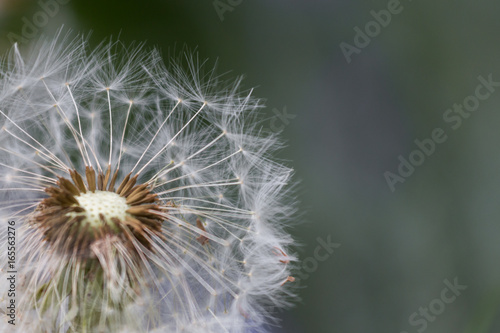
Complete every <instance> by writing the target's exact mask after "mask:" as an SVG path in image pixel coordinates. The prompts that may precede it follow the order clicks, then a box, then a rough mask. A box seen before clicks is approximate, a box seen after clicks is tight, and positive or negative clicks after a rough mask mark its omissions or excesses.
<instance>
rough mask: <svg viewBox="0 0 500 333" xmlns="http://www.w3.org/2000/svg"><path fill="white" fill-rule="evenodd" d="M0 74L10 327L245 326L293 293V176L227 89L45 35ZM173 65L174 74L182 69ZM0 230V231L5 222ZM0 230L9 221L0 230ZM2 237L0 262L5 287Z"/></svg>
mask: <svg viewBox="0 0 500 333" xmlns="http://www.w3.org/2000/svg"><path fill="white" fill-rule="evenodd" d="M21 54H24V53H22V52H20V51H19V49H18V48H17V47H14V48H13V50H12V51H11V53H10V54H9V56H8V57H7V59H6V60H5V61H4V62H3V65H2V69H1V71H0V79H1V81H0V184H1V185H0V217H2V225H6V222H7V220H14V221H15V222H16V226H17V230H16V237H17V239H16V242H17V243H16V251H17V252H16V269H17V280H16V297H15V299H16V302H17V303H16V304H17V305H16V306H17V313H16V320H17V321H16V326H11V325H10V324H8V320H9V319H10V317H9V316H8V313H7V312H6V310H5V309H6V305H7V302H9V301H10V300H9V296H8V295H7V292H6V290H5V289H6V288H4V287H2V288H0V292H1V294H0V303H1V306H2V307H1V309H0V314H1V316H2V317H3V318H2V319H3V320H2V322H1V324H0V325H2V326H0V327H2V328H4V330H7V329H11V330H13V329H14V328H17V329H18V330H19V332H79V333H82V332H92V333H94V332H248V331H250V330H252V331H263V330H264V329H263V328H262V327H263V324H266V323H272V322H273V312H272V311H271V310H272V309H274V308H281V307H284V306H288V305H289V303H290V300H291V299H292V298H293V292H292V289H291V287H292V286H293V281H294V279H293V277H292V276H291V275H292V274H291V273H290V269H291V265H292V264H293V262H294V261H295V258H294V257H293V255H291V254H290V252H289V248H290V246H291V245H293V240H292V239H291V238H290V236H289V235H288V234H287V233H286V231H285V226H286V224H287V223H288V222H289V220H290V218H291V215H292V214H294V207H293V204H292V203H293V198H292V197H291V192H290V191H291V190H290V186H289V183H290V177H291V173H292V172H291V170H290V169H289V168H287V167H285V166H283V165H281V164H280V163H278V162H276V161H275V160H273V159H272V154H273V153H274V152H275V150H276V149H278V148H280V143H279V140H278V139H277V138H276V134H274V133H264V132H262V130H260V127H261V126H259V123H258V122H257V121H256V114H257V111H258V109H259V108H260V106H261V104H260V102H259V100H257V99H255V98H253V97H251V91H247V92H243V91H241V89H240V80H239V79H238V80H236V81H234V82H230V83H227V82H222V80H221V79H220V77H217V76H216V75H215V74H214V71H213V70H209V71H207V72H206V73H204V72H203V68H204V67H205V66H206V65H205V64H204V63H200V62H199V61H198V60H197V58H196V57H195V56H186V57H185V58H184V61H181V62H173V63H170V64H169V65H164V64H163V62H162V61H161V59H160V56H159V54H158V52H157V51H154V50H153V51H150V52H146V51H143V48H142V47H141V46H135V47H124V46H123V45H121V44H120V43H118V42H105V43H102V44H101V45H100V46H99V47H97V48H96V49H95V50H94V51H89V49H88V41H87V39H86V38H84V37H78V38H76V39H71V37H68V36H62V35H61V33H59V34H58V35H57V36H56V37H55V38H54V39H52V40H45V41H41V42H39V43H38V44H37V45H36V46H35V47H34V48H33V50H32V51H31V52H30V53H28V55H26V56H24V55H21ZM186 67H187V70H185V69H183V68H186ZM3 221H5V222H3ZM5 229H7V228H5ZM6 238H7V237H6V236H5V235H4V231H2V236H1V238H0V244H1V245H2V250H1V254H0V256H1V257H0V260H1V263H0V267H2V270H1V271H2V276H1V278H2V282H1V284H2V285H4V284H5V281H6V280H5V279H6V274H7V271H8V270H9V269H8V267H7V265H6V263H7V258H6V255H5V253H6V247H7V245H6Z"/></svg>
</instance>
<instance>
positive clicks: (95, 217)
mask: <svg viewBox="0 0 500 333" xmlns="http://www.w3.org/2000/svg"><path fill="white" fill-rule="evenodd" d="M75 199H76V200H77V201H78V203H79V205H80V207H82V208H83V209H85V212H84V213H82V214H84V215H85V216H86V219H85V221H86V222H87V223H89V224H90V225H91V226H92V227H98V226H100V225H102V220H101V215H102V216H103V217H104V219H105V221H106V223H108V224H112V221H111V219H112V218H117V219H119V220H122V221H123V220H125V217H126V215H127V213H126V211H127V209H129V208H130V207H129V205H127V202H126V199H125V198H124V197H121V196H120V195H118V194H116V193H114V192H109V191H97V190H96V191H95V192H87V193H81V194H80V195H78V196H75Z"/></svg>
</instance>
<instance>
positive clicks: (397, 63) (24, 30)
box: [0, 0, 500, 333]
mask: <svg viewBox="0 0 500 333" xmlns="http://www.w3.org/2000/svg"><path fill="white" fill-rule="evenodd" d="M398 3H399V5H397V4H398ZM387 8H392V9H393V10H394V11H398V13H397V14H392V15H391V20H390V22H388V23H387V24H384V25H385V26H381V25H380V24H378V26H379V28H380V29H379V30H380V31H377V28H376V26H377V24H373V23H370V22H372V21H374V16H373V13H371V11H375V12H376V13H380V11H381V10H387ZM499 11H500V3H499V2H497V1H482V0H476V1H465V0H453V1H451V0H441V1H432V0H419V1H411V0H401V1H400V2H399V1H397V0H382V1H380V0H372V1H361V0H331V1H326V0H323V1H320V0H307V1H306V0H302V1H299V0H287V1H285V0H273V1H266V0H252V1H250V0H216V1H213V0H205V1H193V0H191V1H181V0H176V1H172V0H142V1H137V0H105V1H103V0H40V1H38V0H37V1H34V0H0V51H1V53H2V54H3V53H5V52H6V51H7V50H8V49H9V48H10V46H11V44H12V42H13V41H14V40H18V41H20V42H21V43H23V44H24V43H29V42H31V41H34V40H36V39H37V38H38V37H39V36H40V35H42V34H49V35H50V34H52V33H54V32H55V31H56V30H57V29H58V28H59V27H60V26H61V25H64V26H65V27H66V28H68V29H72V30H74V31H76V32H83V33H88V32H90V31H92V38H91V42H92V43H95V44H97V43H99V42H100V41H101V40H102V39H105V38H108V37H109V36H110V35H112V36H114V37H119V38H120V40H122V41H124V42H125V43H129V42H133V41H145V42H146V47H149V48H151V47H159V48H161V49H162V50H163V54H164V55H167V54H168V53H169V51H172V50H178V49H179V48H182V47H184V46H187V47H189V48H191V49H194V48H197V50H198V52H199V54H200V58H208V59H210V60H211V61H215V60H218V64H219V65H218V71H219V72H220V73H225V72H229V71H230V72H231V73H230V74H229V76H236V75H240V74H244V75H245V76H246V79H245V81H244V86H245V87H246V88H250V87H256V89H255V95H256V96H259V97H262V98H265V99H266V100H267V102H266V104H267V108H266V109H265V110H264V113H265V115H264V116H265V117H267V118H268V119H269V126H273V127H275V128H276V129H279V130H282V131H283V137H284V138H285V139H286V140H287V142H288V147H287V148H286V149H284V150H283V151H282V153H281V156H280V157H282V158H285V159H287V160H289V161H290V162H288V163H289V164H290V165H292V166H293V167H294V168H295V169H296V178H297V179H298V180H300V181H301V185H300V188H299V197H300V199H301V203H300V211H301V213H303V215H302V218H301V220H300V221H298V222H299V223H297V224H295V225H294V227H293V228H292V229H291V230H290V231H291V233H292V234H293V235H294V236H295V238H296V239H297V240H298V242H299V243H300V244H302V246H301V247H299V248H297V250H296V251H297V253H298V254H299V256H300V257H301V258H302V259H303V260H304V261H303V263H304V265H305V266H304V267H302V268H300V272H299V274H300V276H302V277H303V278H302V279H301V281H300V283H298V286H299V295H300V298H301V299H300V300H299V301H298V302H297V305H296V306H295V308H294V309H292V310H287V311H283V312H280V313H279V316H280V318H281V324H282V327H281V328H278V327H273V328H272V330H273V331H274V332H280V333H281V332H290V333H294V332H313V333H314V332H320V333H323V332H326V333H330V332H340V333H346V332H361V333H370V332H376V333H378V332H380V333H388V332H394V333H402V332H407V333H414V332H420V333H421V332H428V333H433V332H439V333H442V332H454V333H455V332H458V333H460V332H464V333H487V332H488V333H493V332H499V331H500V314H499V304H500V242H499V238H500V223H499V218H500V205H499V198H500V145H499V142H500V87H497V88H496V89H498V91H494V92H492V93H491V95H490V96H489V98H487V99H486V100H484V101H481V103H480V105H479V107H478V109H477V110H476V111H474V112H471V113H470V115H468V114H467V116H468V117H467V118H463V119H462V123H461V125H460V127H459V128H457V129H455V130H454V129H453V128H451V126H450V123H448V122H446V121H445V120H444V119H443V114H444V113H445V112H446V110H447V109H449V108H451V107H452V106H453V105H454V104H455V103H457V104H460V103H462V102H463V101H464V99H465V98H466V97H467V96H469V95H472V94H474V92H475V89H476V87H477V86H478V84H479V81H478V77H479V76H483V77H484V78H488V76H489V75H491V76H492V79H493V81H496V82H497V81H498V82H500V53H499V51H500V43H499V41H500V39H499V32H500V20H499V19H498V13H499ZM386 21H387V18H386ZM367 24H368V26H369V27H371V29H374V30H372V31H371V34H372V37H369V39H370V40H369V43H368V42H367V41H366V40H365V44H367V45H364V47H362V48H361V47H359V48H358V50H357V51H356V52H355V53H352V54H350V56H348V57H346V56H345V54H344V52H343V51H342V48H341V45H344V46H345V45H346V44H342V43H347V44H350V45H351V46H355V44H354V43H355V36H356V34H357V32H356V30H355V28H356V27H358V28H359V29H361V30H365V28H366V25H367ZM30 25H31V27H30ZM359 41H360V40H358V42H359ZM348 60H349V61H348ZM273 124H274V125H273ZM435 128H442V129H443V130H444V132H445V134H446V135H447V140H446V141H445V142H444V143H441V144H437V145H436V148H435V151H434V152H433V153H432V154H430V156H426V158H425V161H424V162H423V163H422V164H421V165H419V166H417V167H415V170H414V171H413V173H412V174H411V175H410V176H409V177H405V178H404V180H405V181H404V182H397V183H396V184H395V186H394V188H393V189H394V191H392V190H391V188H390V186H389V185H388V183H387V181H386V178H385V176H384V173H386V172H388V171H389V172H392V173H394V174H397V172H398V165H399V163H400V160H398V158H399V156H402V157H403V158H405V159H408V157H409V155H410V154H411V153H412V152H413V151H414V150H415V149H417V148H418V147H417V146H416V144H415V142H414V141H415V140H416V139H417V140H423V139H426V138H430V137H431V133H432V131H433V129H435ZM318 238H319V239H321V240H324V241H331V242H333V243H336V244H339V245H336V246H337V247H336V248H335V250H334V251H333V253H331V254H329V255H328V257H327V258H326V259H325V258H324V257H322V258H321V259H322V260H323V261H319V260H318V257H317V256H315V249H316V248H317V247H318V246H320V244H321V241H319V240H318ZM322 254H323V252H322ZM455 279H457V280H458V283H459V284H460V285H464V286H467V289H465V290H462V291H460V295H459V296H457V297H456V298H455V299H454V301H452V302H451V303H450V304H445V303H443V302H442V301H440V299H441V297H442V296H441V295H442V291H443V290H444V289H445V288H446V284H445V282H444V281H445V280H448V281H449V282H451V283H453V282H454V280H455ZM446 295H448V296H450V295H452V294H446ZM441 304H445V307H444V308H441V307H440V305H441ZM429 305H431V307H433V309H434V310H431V311H434V312H435V313H438V314H436V315H433V314H432V312H429V313H430V317H428V319H425V317H424V316H423V315H422V314H420V313H419V311H421V310H420V308H421V307H422V308H426V307H429ZM414 313H417V315H416V317H415V316H414V317H413V319H414V321H413V322H411V321H410V317H411V316H412V315H413V314H414ZM416 320H418V322H415V321H416Z"/></svg>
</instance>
